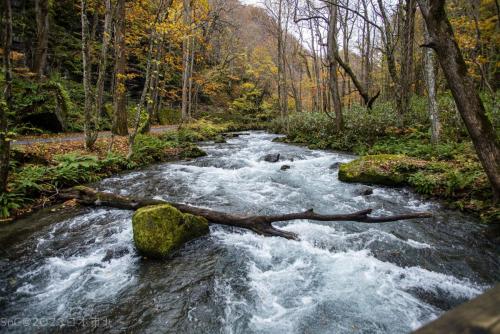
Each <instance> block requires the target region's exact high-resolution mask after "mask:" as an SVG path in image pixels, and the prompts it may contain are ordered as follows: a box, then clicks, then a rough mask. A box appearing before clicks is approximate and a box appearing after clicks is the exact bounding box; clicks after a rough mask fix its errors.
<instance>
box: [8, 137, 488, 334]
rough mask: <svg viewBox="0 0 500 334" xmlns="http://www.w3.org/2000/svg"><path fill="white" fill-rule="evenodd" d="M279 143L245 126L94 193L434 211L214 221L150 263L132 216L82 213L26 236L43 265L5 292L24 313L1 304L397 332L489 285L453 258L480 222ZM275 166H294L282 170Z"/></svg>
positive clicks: (187, 328)
mask: <svg viewBox="0 0 500 334" xmlns="http://www.w3.org/2000/svg"><path fill="white" fill-rule="evenodd" d="M275 137H276V136H274V135H269V134H266V133H262V132H252V133H250V134H249V135H245V136H240V137H239V138H235V139H231V140H229V141H228V143H227V144H205V145H204V146H203V148H204V149H205V150H206V151H207V152H208V156H207V157H204V158H201V159H197V160H194V161H190V162H181V163H173V164H161V165H157V166H154V167H152V168H149V169H146V170H143V171H141V172H133V173H129V174H127V175H121V176H116V177H113V178H109V179H107V180H104V181H102V182H101V183H100V184H99V187H100V189H102V190H107V191H113V192H118V193H121V194H123V195H135V196H149V197H156V198H163V199H166V200H175V201H182V202H185V203H189V204H193V205H198V206H203V207H209V208H213V209H217V210H224V211H231V212H238V213H253V214H257V213H258V214H268V213H284V212H291V211H300V210H305V209H309V208H314V209H315V210H316V211H317V212H322V213H337V212H338V213H340V212H346V213H347V212H353V211H356V210H360V209H366V208H374V210H375V211H374V214H375V215H380V214H391V213H401V212H412V211H423V210H429V211H433V212H435V213H436V218H434V219H431V220H427V221H426V220H412V221H403V222H395V223H387V224H379V225H374V224H370V225H365V224H361V223H354V222H336V223H326V222H323V223H318V222H311V221H305V220H300V221H292V222H287V223H279V224H277V225H279V226H280V227H281V228H283V229H285V230H288V231H293V232H295V233H297V234H298V235H299V236H300V241H290V240H285V239H281V238H276V237H273V238H268V237H262V236H258V235H255V234H253V233H251V232H249V231H241V230H237V229H232V228H226V227H220V226H212V227H211V236H210V237H208V238H204V239H203V240H202V241H201V242H198V243H194V244H193V245H191V246H189V247H187V248H186V250H183V251H181V252H180V253H179V254H178V255H177V256H176V257H174V258H173V259H171V260H166V261H164V262H161V263H150V262H148V261H144V260H141V259H140V258H139V256H138V255H137V254H136V252H135V250H134V248H133V244H132V231H131V224H130V217H131V214H130V213H128V212H124V211H119V210H108V209H95V210H94V209H88V210H86V211H85V212H84V213H81V214H80V215H79V216H77V217H71V218H67V219H64V220H62V221H60V222H57V223H55V224H53V225H52V226H51V227H50V228H48V229H47V230H46V231H42V232H39V233H36V234H35V235H34V237H33V240H35V239H36V242H33V244H32V246H31V248H34V249H32V251H33V252H34V254H37V261H40V263H39V264H38V265H30V266H27V267H26V268H25V269H24V270H22V271H20V272H16V273H13V274H12V275H16V277H17V279H18V280H19V283H18V284H15V288H13V289H12V290H9V291H10V294H12V296H13V297H12V302H14V301H15V302H17V303H19V304H20V305H25V308H24V309H22V310H21V309H19V308H16V307H14V306H11V307H10V311H9V312H7V313H6V314H7V317H14V316H19V315H20V314H21V315H22V314H26V313H27V312H30V313H31V314H33V313H38V314H43V315H46V316H48V315H51V316H54V317H56V318H57V319H59V320H60V321H61V319H64V318H65V317H69V316H71V315H72V314H74V313H75V311H74V310H75V309H78V310H79V312H80V313H81V312H82V309H85V310H87V311H88V312H89V314H91V313H92V309H93V308H94V307H95V308H96V309H99V312H101V314H109V317H110V319H112V320H111V322H112V324H111V328H115V329H116V328H127V329H129V330H132V331H136V332H157V331H160V332H161V331H162V329H163V332H169V333H170V332H185V333H189V332H191V333H192V332H199V333H405V332H410V331H411V330H414V329H416V328H418V327H420V326H421V325H423V324H425V323H427V322H429V321H430V320H432V319H434V318H436V317H437V316H438V315H440V314H441V313H442V312H443V311H444V310H446V309H447V308H449V307H452V306H454V305H456V304H458V303H460V302H463V301H465V300H468V299H470V298H473V297H474V296H476V295H478V294H480V293H481V292H482V291H483V290H485V289H486V288H487V287H488V286H489V284H491V280H489V279H488V278H486V279H485V278H484V272H477V271H476V269H474V266H471V265H469V264H468V263H465V262H463V261H462V260H461V259H458V258H457V256H460V254H462V253H464V252H467V251H468V250H467V247H466V246H464V245H463V244H464V243H466V242H467V238H466V237H464V235H465V233H469V232H470V233H472V232H474V233H476V232H477V230H478V227H475V224H474V223H473V222H471V219H470V218H468V217H466V216H463V215H460V214H454V213H450V212H447V211H446V210H443V209H442V208H441V207H440V205H439V204H437V203H435V202H431V201H425V200H422V199H420V198H419V197H418V196H415V195H413V194H412V193H411V192H409V191H408V190H405V189H391V188H382V187H374V188H375V189H374V193H373V194H372V195H369V196H363V195H360V193H361V192H360V189H362V187H364V186H360V185H355V184H345V183H342V182H340V181H338V179H337V172H338V168H336V166H335V165H334V164H335V163H338V162H346V161H349V160H351V159H353V157H352V156H349V155H346V154H340V153H334V152H325V151H314V150H309V149H306V148H302V147H296V146H291V145H286V144H281V143H275V142H272V139H273V138H275ZM269 153H280V154H281V161H280V162H278V163H269V162H265V161H263V160H262V159H261V157H262V156H264V155H266V154H269ZM285 164H286V165H289V166H290V169H288V170H284V171H283V170H281V169H280V167H281V166H282V165H285ZM444 225H446V226H444ZM445 227H446V228H445ZM450 230H451V232H450ZM453 230H455V231H456V233H455V234H454V233H453ZM443 231H447V232H446V234H445V235H443V233H444V232H443ZM471 231H472V232H471ZM27 243H28V244H29V242H27ZM74 243H78V245H77V246H75V244H74ZM477 252H478V253H480V252H481V250H477ZM491 257H494V254H493V255H491ZM492 261H493V260H492ZM193 265H194V266H196V267H195V268H193V267H192V266H193ZM484 266H488V264H484ZM9 277H10V276H9ZM2 278H3V277H2ZM146 296H148V297H146ZM7 305H9V304H8V303H7ZM7 310H9V307H8V308H7ZM68 310H73V311H68ZM87 311H86V312H87ZM120 312H122V313H121V314H120ZM127 312H128V313H127ZM124 313H127V314H126V315H124ZM113 321H116V323H118V324H119V325H116V326H117V327H116V326H113ZM120 326H125V327H120ZM17 329H19V328H18V327H17Z"/></svg>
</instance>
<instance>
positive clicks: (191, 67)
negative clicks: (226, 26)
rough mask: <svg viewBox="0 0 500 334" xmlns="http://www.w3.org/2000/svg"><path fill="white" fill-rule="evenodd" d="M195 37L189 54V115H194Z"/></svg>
mask: <svg viewBox="0 0 500 334" xmlns="http://www.w3.org/2000/svg"><path fill="white" fill-rule="evenodd" d="M194 47H195V45H194V38H191V47H190V48H189V50H190V51H191V55H190V56H189V80H188V83H189V84H188V117H189V118H190V119H191V118H192V117H193V115H192V114H193V69H194Z"/></svg>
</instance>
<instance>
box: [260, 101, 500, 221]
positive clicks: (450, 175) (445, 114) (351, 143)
mask: <svg viewBox="0 0 500 334" xmlns="http://www.w3.org/2000/svg"><path fill="white" fill-rule="evenodd" d="M485 100H486V101H488V100H487V99H485ZM439 108H440V109H439V110H440V115H441V117H442V123H443V125H442V126H443V130H442V131H443V133H442V140H441V141H440V142H439V143H438V144H432V143H431V141H430V133H429V128H430V124H429V120H428V115H427V113H426V109H425V101H424V100H423V99H419V98H414V99H413V101H412V105H411V113H409V114H408V115H407V118H408V122H407V124H411V126H409V127H406V128H400V127H398V125H397V117H396V114H395V112H394V108H393V107H392V105H391V104H390V103H385V104H382V103H380V104H377V105H376V106H375V107H374V109H373V110H371V111H370V110H367V109H365V108H362V107H358V106H354V107H352V108H350V109H349V110H346V112H345V122H346V125H345V130H344V131H343V132H342V133H338V132H337V131H336V129H335V124H334V123H333V122H332V121H331V120H329V118H328V115H327V114H324V113H301V114H293V115H291V116H290V118H289V120H288V121H287V122H286V123H284V122H282V121H280V120H276V121H274V122H273V123H272V124H271V126H270V128H271V129H272V131H275V132H279V133H286V134H287V136H286V137H285V138H280V139H279V140H280V141H283V142H287V143H295V144H304V145H307V146H308V147H309V148H313V149H331V150H337V151H348V152H353V153H355V154H358V155H361V157H360V158H359V159H356V160H354V161H352V162H350V163H347V164H342V165H341V166H340V168H339V178H340V180H342V181H345V182H360V183H366V184H379V185H387V186H411V188H412V189H414V190H415V191H416V192H417V193H419V194H422V195H424V196H428V197H433V198H439V199H442V200H444V203H445V204H447V205H448V206H449V207H451V208H454V209H459V210H462V211H466V212H470V213H473V214H475V215H477V216H479V217H480V218H481V219H482V221H484V222H498V221H500V208H499V206H498V204H495V203H494V202H493V195H492V192H491V188H490V186H489V183H488V179H487V177H486V174H485V173H484V170H483V169H482V167H481V164H480V162H479V160H478V158H477V155H476V153H475V151H474V148H473V146H472V143H471V141H470V139H469V138H468V136H467V132H466V129H465V127H464V125H463V123H462V122H461V120H460V118H459V116H458V115H457V114H456V110H455V106H454V104H453V100H452V98H451V96H449V95H442V96H440V98H439ZM487 108H488V116H489V117H490V119H491V120H492V121H493V122H495V123H496V128H497V129H498V128H499V126H498V125H499V124H498V123H499V122H500V115H499V111H498V108H494V107H493V104H492V101H491V100H489V101H488V103H487ZM391 115H392V117H391ZM410 120H411V121H410Z"/></svg>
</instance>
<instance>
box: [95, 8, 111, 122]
mask: <svg viewBox="0 0 500 334" xmlns="http://www.w3.org/2000/svg"><path fill="white" fill-rule="evenodd" d="M105 7H106V13H105V15H104V31H103V35H102V49H101V59H100V62H99V75H98V78H97V85H96V86H97V90H96V97H95V115H96V117H98V118H99V116H100V115H102V113H103V110H102V109H103V108H102V107H103V103H104V101H103V96H104V82H105V80H106V68H107V63H108V62H107V60H108V46H109V42H110V39H111V15H112V13H111V11H112V10H111V0H105Z"/></svg>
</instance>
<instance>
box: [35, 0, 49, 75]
mask: <svg viewBox="0 0 500 334" xmlns="http://www.w3.org/2000/svg"><path fill="white" fill-rule="evenodd" d="M35 10H36V30H37V33H36V49H35V61H34V64H33V72H35V73H36V77H37V78H38V79H41V78H42V77H43V74H44V70H45V65H46V63H47V51H48V46H49V0H36V1H35Z"/></svg>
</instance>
